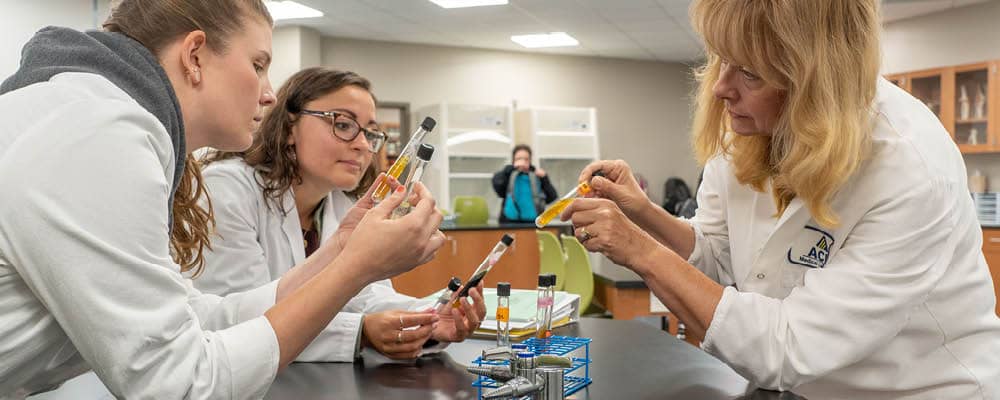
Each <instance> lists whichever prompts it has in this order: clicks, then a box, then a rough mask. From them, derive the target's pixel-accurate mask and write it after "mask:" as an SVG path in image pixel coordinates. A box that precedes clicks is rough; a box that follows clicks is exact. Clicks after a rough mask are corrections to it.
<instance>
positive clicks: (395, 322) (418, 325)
mask: <svg viewBox="0 0 1000 400" xmlns="http://www.w3.org/2000/svg"><path fill="white" fill-rule="evenodd" d="M438 319H439V317H438V316H437V315H435V314H434V313H426V312H423V313H421V312H410V311H396V310H391V311H382V312H377V313H373V314H366V315H365V319H364V325H363V326H362V327H361V338H362V345H363V346H365V347H371V348H374V349H375V350H377V351H378V352H379V353H382V354H384V355H385V356H386V357H389V358H392V359H395V360H410V359H414V358H417V357H419V356H420V352H421V351H422V350H423V346H424V343H425V342H427V339H430V337H431V333H432V332H434V325H436V324H437V322H438Z"/></svg>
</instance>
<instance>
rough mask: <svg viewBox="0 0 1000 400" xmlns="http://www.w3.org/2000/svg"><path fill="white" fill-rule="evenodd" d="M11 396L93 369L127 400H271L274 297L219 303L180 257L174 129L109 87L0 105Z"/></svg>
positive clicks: (0, 99)
mask: <svg viewBox="0 0 1000 400" xmlns="http://www.w3.org/2000/svg"><path fill="white" fill-rule="evenodd" d="M0 113H2V121H3V122H2V123H0V187H2V188H3V189H2V190H0V205H2V206H0V398H21V397H24V396H25V395H27V394H30V393H34V392H38V391H42V390H46V389H51V388H52V387H53V386H54V385H57V384H59V383H61V382H63V381H65V380H66V379H69V378H71V377H73V376H76V375H79V374H80V373H82V372H84V371H86V370H87V369H90V368H93V370H94V371H95V372H96V373H97V376H99V377H100V378H101V380H102V381H103V383H104V384H105V385H107V386H108V388H109V389H110V390H111V392H112V393H114V394H115V395H116V396H117V397H120V398H129V399H140V398H156V399H180V398H192V399H194V398H198V399H203V398H204V399H207V398H211V399H243V398H260V397H262V396H263V395H264V393H265V392H266V391H267V388H268V387H269V386H270V383H271V381H272V380H273V379H274V376H275V373H276V372H277V368H278V356H279V350H278V342H277V338H276V337H275V335H274V331H273V329H272V328H271V326H270V324H269V323H268V321H267V319H266V318H264V317H262V316H261V315H262V314H263V312H264V311H265V310H266V309H267V308H269V307H270V305H271V304H273V303H274V293H275V285H268V286H264V287H261V288H258V289H255V290H253V291H250V292H248V293H242V294H238V295H233V296H228V297H225V298H220V297H218V296H214V295H203V294H201V293H200V292H198V291H197V290H195V289H194V288H193V287H192V286H191V284H190V281H189V280H187V279H184V278H183V277H182V276H181V274H180V271H179V268H178V266H177V265H176V264H174V263H173V261H172V260H171V257H170V253H169V250H168V242H169V237H168V222H167V221H168V212H167V205H168V201H169V196H170V187H171V182H172V179H173V173H174V153H173V148H172V145H171V141H170V136H169V135H168V133H167V131H166V129H165V128H164V127H163V125H162V124H161V123H160V122H159V121H158V120H157V119H156V117H154V116H153V115H152V114H150V113H149V112H147V111H146V110H145V109H144V108H142V107H141V106H140V105H139V104H138V103H136V102H135V101H134V100H133V99H132V98H130V97H129V96H128V95H127V94H126V93H125V92H123V91H122V90H121V89H119V88H118V87H116V86H115V85H113V84H112V83H111V82H109V81H108V80H107V79H105V78H103V77H101V76H98V75H94V74H86V73H62V74H58V75H56V76H54V77H53V78H51V79H50V80H49V81H46V82H41V83H37V84H33V85H30V86H27V87H25V88H22V89H19V90H16V91H13V92H10V93H8V94H6V95H4V96H0Z"/></svg>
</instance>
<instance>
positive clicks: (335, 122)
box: [194, 68, 486, 361]
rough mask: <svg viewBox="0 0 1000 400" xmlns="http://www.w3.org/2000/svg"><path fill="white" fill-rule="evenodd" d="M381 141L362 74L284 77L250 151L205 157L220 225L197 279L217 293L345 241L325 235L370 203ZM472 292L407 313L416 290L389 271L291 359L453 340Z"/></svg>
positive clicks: (466, 327)
mask: <svg viewBox="0 0 1000 400" xmlns="http://www.w3.org/2000/svg"><path fill="white" fill-rule="evenodd" d="M385 139H386V135H385V133H383V132H381V130H380V129H379V127H378V123H377V122H376V120H375V99H374V96H373V95H372V93H371V84H370V83H369V81H368V80H367V79H365V78H363V77H361V76H359V75H357V74H355V73H353V72H345V71H336V70H332V69H327V68H309V69H305V70H303V71H301V72H299V73H297V74H295V75H294V76H292V77H291V78H289V79H288V81H287V82H286V83H285V84H284V86H282V88H281V89H280V90H279V91H278V97H277V102H276V104H275V105H274V106H273V107H272V109H271V110H270V112H269V113H268V114H267V115H266V116H265V118H264V120H263V122H262V123H261V128H260V130H259V131H258V132H257V133H256V134H255V135H254V140H253V145H251V147H250V149H248V150H247V151H244V152H239V153H219V154H213V155H211V156H210V157H209V158H210V160H209V161H208V163H209V165H208V166H207V167H206V168H205V170H204V177H205V183H206V186H207V189H208V193H209V198H210V199H211V201H212V206H213V208H214V211H215V218H216V225H217V233H218V234H217V235H214V236H213V237H212V239H211V246H212V249H211V250H210V251H207V252H206V255H205V262H206V266H205V271H204V272H203V273H202V274H201V275H200V276H198V277H197V278H196V279H194V283H195V286H196V287H198V288H199V289H201V290H202V291H205V292H208V293H215V294H219V295H223V294H227V293H233V292H240V291H244V290H248V289H252V288H255V287H258V286H262V285H265V284H267V283H269V282H271V281H273V280H275V279H277V278H279V277H280V276H282V275H283V274H284V273H285V272H286V271H288V270H289V269H291V268H293V267H298V266H301V265H308V260H307V258H308V257H309V256H310V254H312V252H313V251H315V250H316V249H317V248H318V247H319V246H320V243H322V242H325V241H328V240H346V238H340V237H337V236H332V237H331V235H332V234H333V233H334V232H336V231H337V228H338V226H339V225H340V221H341V220H342V219H343V218H344V216H345V214H346V213H347V212H348V210H350V209H351V206H352V205H353V204H354V202H355V200H359V201H361V202H370V201H371V200H370V196H365V195H363V194H364V193H365V191H366V190H368V189H369V187H370V186H372V182H373V181H374V180H375V177H376V176H377V168H376V165H375V161H374V158H375V153H377V152H378V150H379V148H380V147H381V146H382V144H383V143H384V142H385ZM366 208H370V207H366ZM444 283H445V282H442V285H444ZM470 293H472V294H471V297H472V299H473V300H474V301H475V303H474V304H472V303H469V302H467V301H465V300H463V301H462V305H463V306H462V307H461V308H456V309H451V310H450V312H449V313H448V314H447V315H435V314H434V313H433V312H432V311H431V310H427V311H407V310H414V309H419V307H420V305H419V304H418V301H417V299H415V298H413V297H410V296H406V295H402V294H399V293H396V291H395V290H393V288H392V284H391V283H390V281H389V280H382V281H379V282H376V283H373V284H371V285H369V286H367V287H366V288H364V289H363V290H362V291H361V292H360V293H359V294H358V295H357V296H355V297H354V298H353V299H351V301H350V302H348V304H347V305H346V306H345V307H344V308H343V310H342V311H341V312H340V313H339V314H337V316H336V317H335V318H334V320H333V321H332V322H331V323H330V324H329V325H328V326H327V328H326V329H325V330H324V332H323V333H321V334H320V336H319V337H317V339H316V340H314V341H313V342H312V344H310V346H309V347H308V348H306V350H305V351H303V352H302V354H300V355H299V357H298V359H297V360H299V361H353V360H354V359H355V358H356V357H358V355H359V354H360V349H361V348H363V347H371V348H373V349H374V350H376V351H378V352H380V353H382V354H384V355H386V356H387V357H389V358H394V359H410V358H414V357H417V356H419V355H420V353H421V351H423V350H424V345H425V344H427V343H428V340H429V339H434V341H437V342H443V343H447V342H455V341H461V340H463V339H465V338H466V337H467V336H468V335H469V334H470V333H471V332H472V331H474V330H475V329H476V328H477V327H478V326H479V323H480V321H481V320H482V319H483V317H484V316H485V315H486V307H485V305H484V303H483V299H482V295H481V293H482V287H480V288H479V290H473V291H471V292H470ZM430 343H433V342H430Z"/></svg>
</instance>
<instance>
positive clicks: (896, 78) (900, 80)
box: [885, 74, 910, 92]
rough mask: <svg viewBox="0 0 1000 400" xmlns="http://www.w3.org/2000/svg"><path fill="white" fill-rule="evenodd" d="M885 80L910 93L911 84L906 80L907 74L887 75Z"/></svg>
mask: <svg viewBox="0 0 1000 400" xmlns="http://www.w3.org/2000/svg"><path fill="white" fill-rule="evenodd" d="M885 79H887V80H889V82H892V84H893V85H896V86H899V87H900V88H902V89H903V90H905V91H907V92H909V91H910V83H909V81H908V80H907V79H906V74H892V75H886V76H885Z"/></svg>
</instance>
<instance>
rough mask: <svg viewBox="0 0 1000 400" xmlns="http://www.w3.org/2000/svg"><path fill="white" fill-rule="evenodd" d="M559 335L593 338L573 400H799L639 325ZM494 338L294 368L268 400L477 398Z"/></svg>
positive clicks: (583, 326)
mask: <svg viewBox="0 0 1000 400" xmlns="http://www.w3.org/2000/svg"><path fill="white" fill-rule="evenodd" d="M555 333H556V334H557V335H567V336H582V337H589V338H592V339H593V342H592V343H591V345H590V357H591V359H592V360H593V364H592V365H591V369H590V374H591V375H590V376H591V378H592V379H593V383H591V384H590V385H589V386H587V387H586V388H584V389H582V390H580V391H578V392H576V393H575V394H574V395H573V398H574V399H580V400H589V399H630V400H631V399H636V400H639V399H702V400H713V399H720V400H723V399H725V400H732V399H752V400H767V399H774V400H778V399H781V400H787V399H798V397H796V396H794V395H791V394H790V393H778V392H771V391H765V390H759V389H753V388H751V387H749V384H748V383H747V381H746V380H745V379H743V378H742V377H740V376H739V375H738V374H736V372H734V371H733V370H732V369H730V368H729V367H728V366H726V365H725V364H723V363H722V362H721V361H719V360H717V359H715V358H713V357H712V356H710V355H708V354H707V353H705V352H703V351H701V350H699V349H697V348H695V347H694V346H691V345H690V344H687V343H684V342H681V341H680V340H677V339H676V338H674V337H673V336H670V335H668V334H666V333H664V332H663V331H660V330H658V329H656V328H654V327H652V326H649V325H646V324H643V323H641V322H637V321H615V320H608V319H592V318H582V319H581V320H580V322H579V323H578V324H572V325H569V326H565V327H562V328H558V329H556V332H555ZM494 346H495V343H494V342H493V341H487V340H468V341H466V342H464V343H456V344H452V345H451V346H449V347H448V348H447V349H446V351H444V352H442V353H438V354H432V355H427V356H424V357H421V358H420V359H418V360H416V361H413V362H405V363H381V362H378V361H374V360H365V361H364V362H361V361H359V362H356V363H353V364H348V363H295V364H292V365H291V366H290V367H289V368H288V369H287V370H285V371H284V372H282V373H280V374H278V377H277V379H276V380H275V382H274V384H273V385H271V388H270V391H269V392H268V393H267V396H266V398H267V399H338V400H354V399H428V400H430V399H434V400H436V399H475V398H476V396H477V393H476V389H475V388H474V387H472V381H473V378H474V376H473V375H472V374H469V373H467V372H465V371H464V368H463V366H462V365H463V364H468V363H469V362H471V361H472V360H473V359H475V357H476V356H477V355H479V353H480V352H481V351H482V350H483V349H486V348H491V347H494Z"/></svg>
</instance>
